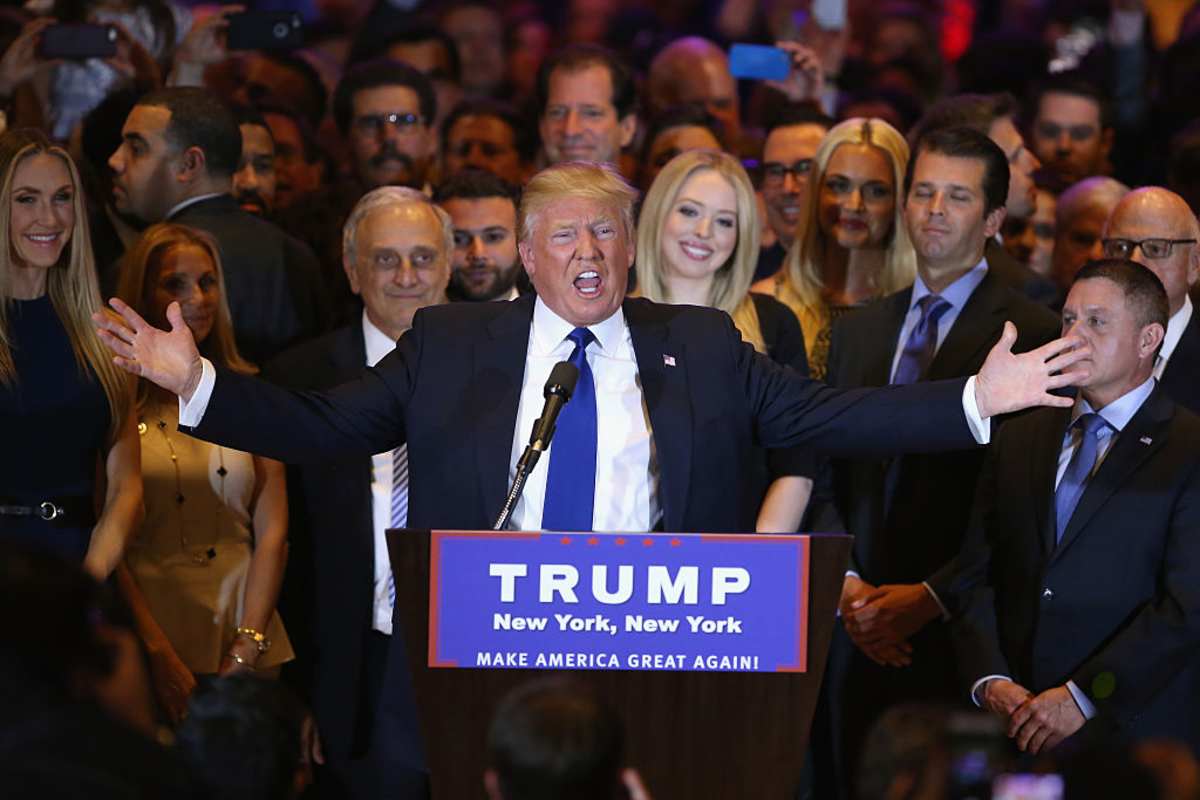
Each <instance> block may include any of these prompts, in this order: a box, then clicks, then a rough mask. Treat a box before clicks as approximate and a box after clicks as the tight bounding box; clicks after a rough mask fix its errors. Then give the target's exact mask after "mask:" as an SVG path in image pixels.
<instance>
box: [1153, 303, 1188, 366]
mask: <svg viewBox="0 0 1200 800" xmlns="http://www.w3.org/2000/svg"><path fill="white" fill-rule="evenodd" d="M1191 321H1192V298H1190V297H1188V296H1187V295H1184V296H1183V305H1182V306H1180V307H1179V310H1178V311H1176V312H1175V313H1174V314H1172V315H1171V318H1170V319H1169V320H1167V332H1166V334H1165V335H1164V336H1163V342H1162V347H1160V348H1159V350H1158V358H1156V359H1154V377H1155V378H1157V379H1158V380H1160V381H1161V380H1162V376H1163V370H1165V369H1166V368H1167V362H1168V361H1170V360H1171V354H1172V353H1174V352H1175V348H1176V347H1178V346H1179V340H1180V339H1182V338H1183V332H1184V330H1186V329H1187V326H1188V323H1189V322H1191Z"/></svg>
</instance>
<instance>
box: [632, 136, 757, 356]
mask: <svg viewBox="0 0 1200 800" xmlns="http://www.w3.org/2000/svg"><path fill="white" fill-rule="evenodd" d="M704 170H712V171H713V172H716V173H717V174H718V175H720V176H721V177H722V178H724V179H725V180H727V181H729V185H730V186H732V187H733V192H734V195H735V196H736V197H737V245H736V246H735V247H734V250H733V254H732V255H730V256H729V260H728V261H727V262H725V264H723V265H722V266H721V267H720V269H718V270H717V272H716V274H715V275H714V276H713V283H712V290H711V293H710V295H709V298H708V305H710V306H711V307H713V308H719V309H721V310H722V311H724V312H725V313H727V314H729V316H731V317H733V323H734V325H736V326H737V329H738V331H739V332H740V333H741V334H742V338H743V339H745V340H746V341H747V342H749V343H750V344H751V345H753V346H754V349H755V350H757V351H759V352H760V353H765V352H766V349H767V348H766V342H765V341H764V339H763V334H762V326H760V325H759V322H758V312H757V311H756V310H755V308H754V301H753V300H752V299H751V298H750V284H751V283H752V282H753V281H754V269H755V267H756V265H757V264H758V250H759V243H760V239H761V236H762V232H761V229H760V227H759V224H758V216H757V214H758V206H757V203H756V201H755V198H754V186H753V185H752V184H751V183H750V177H749V176H748V175H747V174H746V170H744V169H743V168H742V165H741V164H739V163H738V161H737V159H736V158H734V157H733V156H731V155H729V154H728V153H722V152H720V151H717V150H689V151H687V152H685V153H680V154H679V155H677V156H675V158H673V159H671V160H670V161H669V162H667V165H666V166H665V167H663V168H662V171H661V172H659V173H658V177H656V178H655V179H654V183H652V184H651V185H650V190H649V191H648V192H647V193H646V201H645V203H643V204H642V214H641V216H640V217H639V218H638V226H637V260H636V261H635V262H634V263H636V264H637V276H638V291H639V293H640V294H641V295H642V296H643V297H646V298H648V299H650V300H654V301H656V302H660V303H669V302H672V300H671V296H670V292H669V291H668V289H667V281H666V275H665V274H664V273H665V270H664V269H663V267H664V264H663V250H662V230H663V225H664V224H665V223H666V219H667V216H668V215H669V214H670V213H671V211H672V209H673V208H674V207H675V201H676V199H677V198H678V197H679V192H680V190H681V189H682V188H683V184H684V183H686V182H687V180H688V179H689V178H691V177H692V176H693V175H695V174H696V173H698V172H702V171H704Z"/></svg>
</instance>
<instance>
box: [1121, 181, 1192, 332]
mask: <svg viewBox="0 0 1200 800" xmlns="http://www.w3.org/2000/svg"><path fill="white" fill-rule="evenodd" d="M1104 239H1105V241H1107V242H1111V241H1112V240H1114V239H1124V240H1127V241H1129V242H1142V241H1144V240H1146V239H1168V240H1176V241H1177V243H1176V244H1173V245H1171V246H1170V254H1169V255H1166V256H1164V257H1162V258H1150V257H1149V256H1147V255H1146V252H1145V249H1144V248H1143V247H1141V246H1136V247H1133V249H1132V251H1131V252H1129V253H1128V256H1127V257H1128V258H1131V259H1133V260H1134V261H1136V262H1138V263H1139V264H1142V265H1144V266H1146V267H1148V268H1149V269H1150V270H1151V271H1153V272H1154V274H1155V275H1157V276H1158V279H1159V280H1161V281H1162V282H1163V286H1165V287H1166V289H1167V301H1168V303H1169V304H1170V307H1171V314H1174V313H1175V312H1176V311H1178V310H1179V309H1180V308H1181V307H1182V306H1183V302H1184V300H1185V299H1186V298H1187V293H1188V289H1189V288H1190V287H1191V285H1192V284H1193V283H1195V282H1196V279H1197V278H1198V277H1200V245H1197V244H1196V240H1198V239H1200V225H1198V224H1197V222H1196V216H1195V215H1194V214H1193V213H1192V210H1191V208H1189V207H1188V204H1187V203H1186V202H1185V201H1184V199H1183V198H1182V197H1180V196H1179V195H1177V194H1175V193H1174V192H1172V191H1170V190H1169V189H1164V188H1162V187H1160V186H1147V187H1145V188H1142V189H1136V190H1134V191H1132V192H1130V193H1129V194H1127V195H1125V197H1123V198H1122V199H1121V202H1119V203H1117V206H1116V208H1114V209H1113V212H1112V215H1111V216H1109V218H1108V222H1107V224H1106V225H1105V226H1104ZM1178 240H1190V241H1178Z"/></svg>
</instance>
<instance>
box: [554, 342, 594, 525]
mask: <svg viewBox="0 0 1200 800" xmlns="http://www.w3.org/2000/svg"><path fill="white" fill-rule="evenodd" d="M567 338H568V339H569V340H570V341H571V342H572V343H574V345H575V349H574V350H572V351H571V358H570V359H569V360H570V362H571V363H572V364H574V365H575V367H576V368H577V369H578V370H579V382H578V383H576V384H575V394H573V395H571V399H570V401H569V402H568V403H567V404H566V405H565V406H563V410H562V413H561V414H559V417H558V428H557V430H556V431H555V433H554V441H553V444H552V445H551V447H550V468H549V473H548V474H547V476H546V501H545V504H544V505H543V506H542V528H543V529H544V530H548V531H590V530H591V529H592V507H593V505H594V504H595V499H596V383H595V381H594V380H593V379H592V368H591V367H590V366H588V362H587V346H588V345H589V344H591V343H592V342H594V341H596V337H595V336H593V335H592V332H591V331H589V330H588V329H587V328H576V329H575V330H573V331H571V333H570V334H569V335H568V336H567Z"/></svg>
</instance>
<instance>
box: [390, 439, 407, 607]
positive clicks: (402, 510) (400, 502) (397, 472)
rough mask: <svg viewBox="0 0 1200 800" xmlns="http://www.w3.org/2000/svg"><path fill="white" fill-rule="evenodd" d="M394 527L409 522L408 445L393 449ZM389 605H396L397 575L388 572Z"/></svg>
mask: <svg viewBox="0 0 1200 800" xmlns="http://www.w3.org/2000/svg"><path fill="white" fill-rule="evenodd" d="M389 521H390V522H391V526H390V527H393V528H403V527H404V526H405V524H406V523H407V522H408V445H406V444H402V445H400V446H399V447H397V448H396V449H395V450H393V451H392V515H391V517H390V518H389ZM387 588H388V605H390V606H392V607H393V608H394V607H395V605H396V576H395V575H393V574H392V573H391V572H390V571H389V572H388V585H387Z"/></svg>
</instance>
